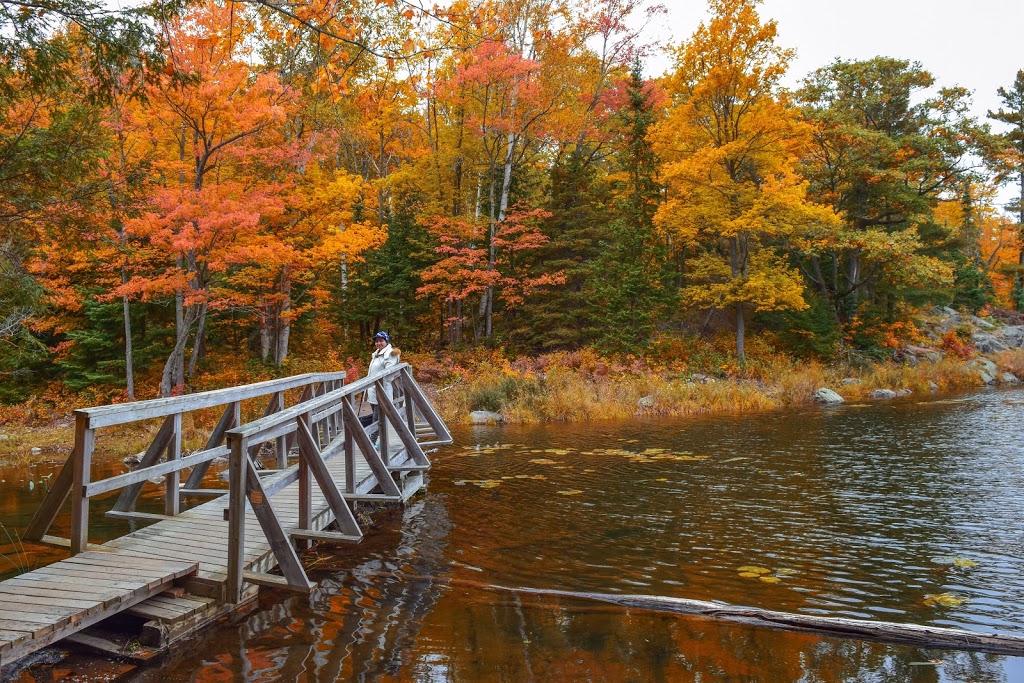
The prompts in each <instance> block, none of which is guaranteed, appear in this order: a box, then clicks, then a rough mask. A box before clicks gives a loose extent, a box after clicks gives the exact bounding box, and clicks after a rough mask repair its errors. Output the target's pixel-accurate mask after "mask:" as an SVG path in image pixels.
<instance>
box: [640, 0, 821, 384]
mask: <svg viewBox="0 0 1024 683" xmlns="http://www.w3.org/2000/svg"><path fill="white" fill-rule="evenodd" d="M757 5H758V2H757V0H712V2H711V3H710V6H711V14H712V18H711V20H710V21H709V22H708V23H706V24H701V26H700V27H699V28H698V29H697V31H696V33H695V34H694V36H693V37H692V38H691V39H690V40H689V41H687V42H686V43H684V44H683V45H682V46H681V47H680V48H679V49H678V51H677V52H676V65H675V71H674V72H673V73H672V74H671V75H670V76H669V77H668V78H667V79H666V89H667V91H668V94H669V96H670V98H671V99H672V105H671V107H670V109H669V112H668V115H667V117H666V119H665V120H664V121H663V122H661V123H660V124H659V125H658V126H657V127H656V129H655V131H654V132H653V136H654V140H655V150H656V151H657V152H658V153H659V155H660V156H661V158H662V159H663V160H664V162H665V163H664V165H663V167H662V177H663V178H664V181H665V183H666V185H667V187H668V194H667V198H666V200H665V203H664V204H663V205H662V207H661V208H660V209H659V210H658V213H657V215H656V218H655V220H656V221H657V223H658V225H660V226H661V227H662V228H663V229H665V230H670V231H673V232H674V233H675V234H676V235H677V236H678V238H679V239H681V240H683V241H685V242H686V243H688V244H689V245H691V249H692V250H693V251H694V256H693V257H691V258H690V259H689V260H688V261H687V283H686V286H685V288H684V290H683V295H684V297H685V299H686V300H687V301H688V302H689V303H690V304H691V305H694V306H698V307H701V308H731V309H733V311H734V315H735V321H736V355H737V358H738V360H739V361H740V363H741V364H742V363H743V361H744V339H745V333H746V318H747V314H748V311H752V310H757V311H770V310H781V309H801V308H803V307H805V306H806V303H805V302H804V299H803V283H802V280H801V278H800V274H799V272H798V271H797V270H796V269H795V268H793V267H792V266H791V265H790V264H789V263H788V262H787V261H786V259H785V258H784V257H783V256H782V255H781V254H780V251H779V248H780V247H782V246H784V245H785V244H786V243H787V241H788V240H790V239H791V238H792V237H793V236H794V235H796V234H797V233H799V232H800V231H802V230H804V229H806V228H807V227H808V226H809V225H811V224H814V223H821V224H826V223H828V222H829V221H831V220H832V214H831V212H830V211H829V210H827V209H824V208H822V207H820V206H817V205H815V204H813V203H811V202H810V201H809V200H808V199H807V196H806V185H805V183H804V182H803V181H802V179H801V178H800V177H799V175H798V174H797V172H796V166H797V164H798V162H799V160H800V157H801V154H802V153H803V151H804V149H805V148H806V145H807V143H808V140H809V134H810V131H809V130H808V128H807V127H806V126H805V125H804V124H803V123H802V122H801V121H800V120H799V117H798V115H797V113H796V112H795V111H793V110H792V109H791V108H790V107H788V106H787V104H786V102H785V101H784V100H783V99H782V98H781V97H780V96H779V94H778V87H779V86H778V84H779V79H780V78H781V77H782V75H783V74H784V73H785V70H786V65H787V64H788V62H789V59H790V58H791V56H792V51H790V50H785V49H782V48H780V47H778V46H777V45H776V44H775V37H776V26H775V22H767V23H762V22H761V20H760V18H759V17H758V15H757Z"/></svg>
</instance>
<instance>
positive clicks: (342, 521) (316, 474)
mask: <svg viewBox="0 0 1024 683" xmlns="http://www.w3.org/2000/svg"><path fill="white" fill-rule="evenodd" d="M298 426H299V457H300V459H301V460H302V461H303V462H305V463H306V465H307V466H308V467H309V471H310V472H311V473H312V475H313V478H315V479H316V483H317V484H318V485H319V486H320V491H321V492H323V494H324V498H326V499H327V506H328V507H329V508H330V510H331V512H333V513H334V519H335V521H336V522H337V523H338V526H339V527H340V528H341V530H342V532H344V533H346V534H349V535H350V536H360V537H361V536H362V535H363V531H362V529H360V528H359V523H358V522H357V521H356V518H355V516H354V515H353V514H352V510H351V509H350V508H349V506H348V504H347V503H346V502H345V499H344V498H343V497H342V495H341V492H340V491H339V490H338V486H337V484H335V483H334V479H333V477H331V473H330V472H329V471H328V469H327V465H326V464H325V463H324V461H323V460H322V459H321V458H320V450H319V449H318V448H317V445H316V443H315V442H314V441H313V435H312V434H311V433H310V431H309V426H310V425H309V416H308V415H304V416H301V417H300V418H299V425H298ZM302 522H303V520H302V519H301V518H300V520H299V526H300V527H302V528H303V529H308V528H309V524H308V523H307V524H303V523H302Z"/></svg>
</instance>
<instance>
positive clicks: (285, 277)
mask: <svg viewBox="0 0 1024 683" xmlns="http://www.w3.org/2000/svg"><path fill="white" fill-rule="evenodd" d="M291 292H292V281H291V276H290V275H289V273H288V266H285V267H284V269H283V270H282V271H281V303H280V304H279V306H278V314H277V344H276V345H275V347H274V365H276V366H277V367H281V365H283V364H284V361H285V359H286V358H287V357H288V339H289V338H290V337H291V332H292V322H291V317H290V316H289V314H288V313H289V311H291V308H292V297H291Z"/></svg>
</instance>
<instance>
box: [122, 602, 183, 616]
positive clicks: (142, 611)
mask: <svg viewBox="0 0 1024 683" xmlns="http://www.w3.org/2000/svg"><path fill="white" fill-rule="evenodd" d="M125 612H126V613H128V614H130V615H132V616H133V617H140V618H142V619H160V620H165V621H175V620H177V619H181V618H182V617H184V616H187V615H186V614H184V613H182V612H179V611H178V610H173V609H169V608H167V607H161V606H160V605H150V604H149V600H146V601H145V602H142V603H139V604H138V605H135V606H134V607H130V608H128V609H127V610H125Z"/></svg>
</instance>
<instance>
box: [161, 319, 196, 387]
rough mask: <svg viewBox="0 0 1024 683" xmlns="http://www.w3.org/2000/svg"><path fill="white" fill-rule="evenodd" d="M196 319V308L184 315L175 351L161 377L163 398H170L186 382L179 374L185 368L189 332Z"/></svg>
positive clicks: (182, 374)
mask: <svg viewBox="0 0 1024 683" xmlns="http://www.w3.org/2000/svg"><path fill="white" fill-rule="evenodd" d="M196 317H197V309H196V307H195V306H190V307H189V309H188V311H186V312H185V313H184V314H183V315H182V320H181V325H180V326H179V327H178V331H177V338H176V340H175V343H174V349H173V350H172V351H171V355H170V356H168V358H167V362H166V363H164V371H163V374H162V375H161V377H160V395H161V396H170V395H171V392H172V391H173V390H174V388H175V387H177V386H179V385H180V384H182V383H184V381H185V376H184V373H183V372H182V373H180V374H179V368H184V366H185V346H186V345H187V343H188V337H189V332H190V331H191V330H192V324H193V323H195V321H196Z"/></svg>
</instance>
